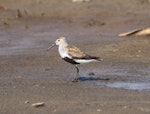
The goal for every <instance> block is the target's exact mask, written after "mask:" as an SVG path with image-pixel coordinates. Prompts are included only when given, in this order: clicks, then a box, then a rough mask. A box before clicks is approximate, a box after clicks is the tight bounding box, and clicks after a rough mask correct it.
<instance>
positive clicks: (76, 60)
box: [47, 37, 102, 82]
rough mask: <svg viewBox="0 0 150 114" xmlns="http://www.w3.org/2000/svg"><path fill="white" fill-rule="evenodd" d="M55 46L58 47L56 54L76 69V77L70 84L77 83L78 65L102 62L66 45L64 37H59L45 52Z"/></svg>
mask: <svg viewBox="0 0 150 114" xmlns="http://www.w3.org/2000/svg"><path fill="white" fill-rule="evenodd" d="M55 45H58V52H59V54H60V56H61V58H62V59H63V60H65V61H67V62H69V63H71V64H72V65H74V67H75V68H76V72H77V73H76V77H75V79H74V80H73V81H72V82H78V77H79V68H78V65H79V64H82V63H89V62H94V61H102V59H100V58H99V57H96V56H90V55H88V54H86V53H84V52H83V51H81V50H80V49H79V48H77V47H75V46H73V45H69V44H68V43H67V40H66V38H65V37H60V38H58V39H57V40H56V41H55V44H53V45H52V46H50V47H49V48H48V49H47V50H49V49H51V48H52V47H54V46H55Z"/></svg>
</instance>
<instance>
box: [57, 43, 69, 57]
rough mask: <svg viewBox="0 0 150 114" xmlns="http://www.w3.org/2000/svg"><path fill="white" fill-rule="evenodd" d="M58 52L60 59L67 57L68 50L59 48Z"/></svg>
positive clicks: (62, 47)
mask: <svg viewBox="0 0 150 114" xmlns="http://www.w3.org/2000/svg"><path fill="white" fill-rule="evenodd" d="M58 51H59V54H60V56H61V57H62V58H65V57H68V50H67V48H65V47H64V46H59V48H58Z"/></svg>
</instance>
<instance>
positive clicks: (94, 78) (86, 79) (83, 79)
mask: <svg viewBox="0 0 150 114" xmlns="http://www.w3.org/2000/svg"><path fill="white" fill-rule="evenodd" d="M98 80H104V81H107V80H110V78H98V77H79V78H78V81H98Z"/></svg>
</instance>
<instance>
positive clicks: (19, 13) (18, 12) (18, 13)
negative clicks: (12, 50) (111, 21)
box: [17, 9, 23, 18]
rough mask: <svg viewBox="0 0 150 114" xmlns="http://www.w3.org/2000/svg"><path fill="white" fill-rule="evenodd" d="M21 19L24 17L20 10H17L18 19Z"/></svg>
mask: <svg viewBox="0 0 150 114" xmlns="http://www.w3.org/2000/svg"><path fill="white" fill-rule="evenodd" d="M21 17H23V15H22V13H21V11H20V9H17V18H21Z"/></svg>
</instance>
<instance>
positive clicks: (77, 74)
mask: <svg viewBox="0 0 150 114" xmlns="http://www.w3.org/2000/svg"><path fill="white" fill-rule="evenodd" d="M74 66H75V68H76V71H77V73H76V77H75V79H74V80H73V81H72V82H78V77H79V68H78V65H74Z"/></svg>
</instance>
